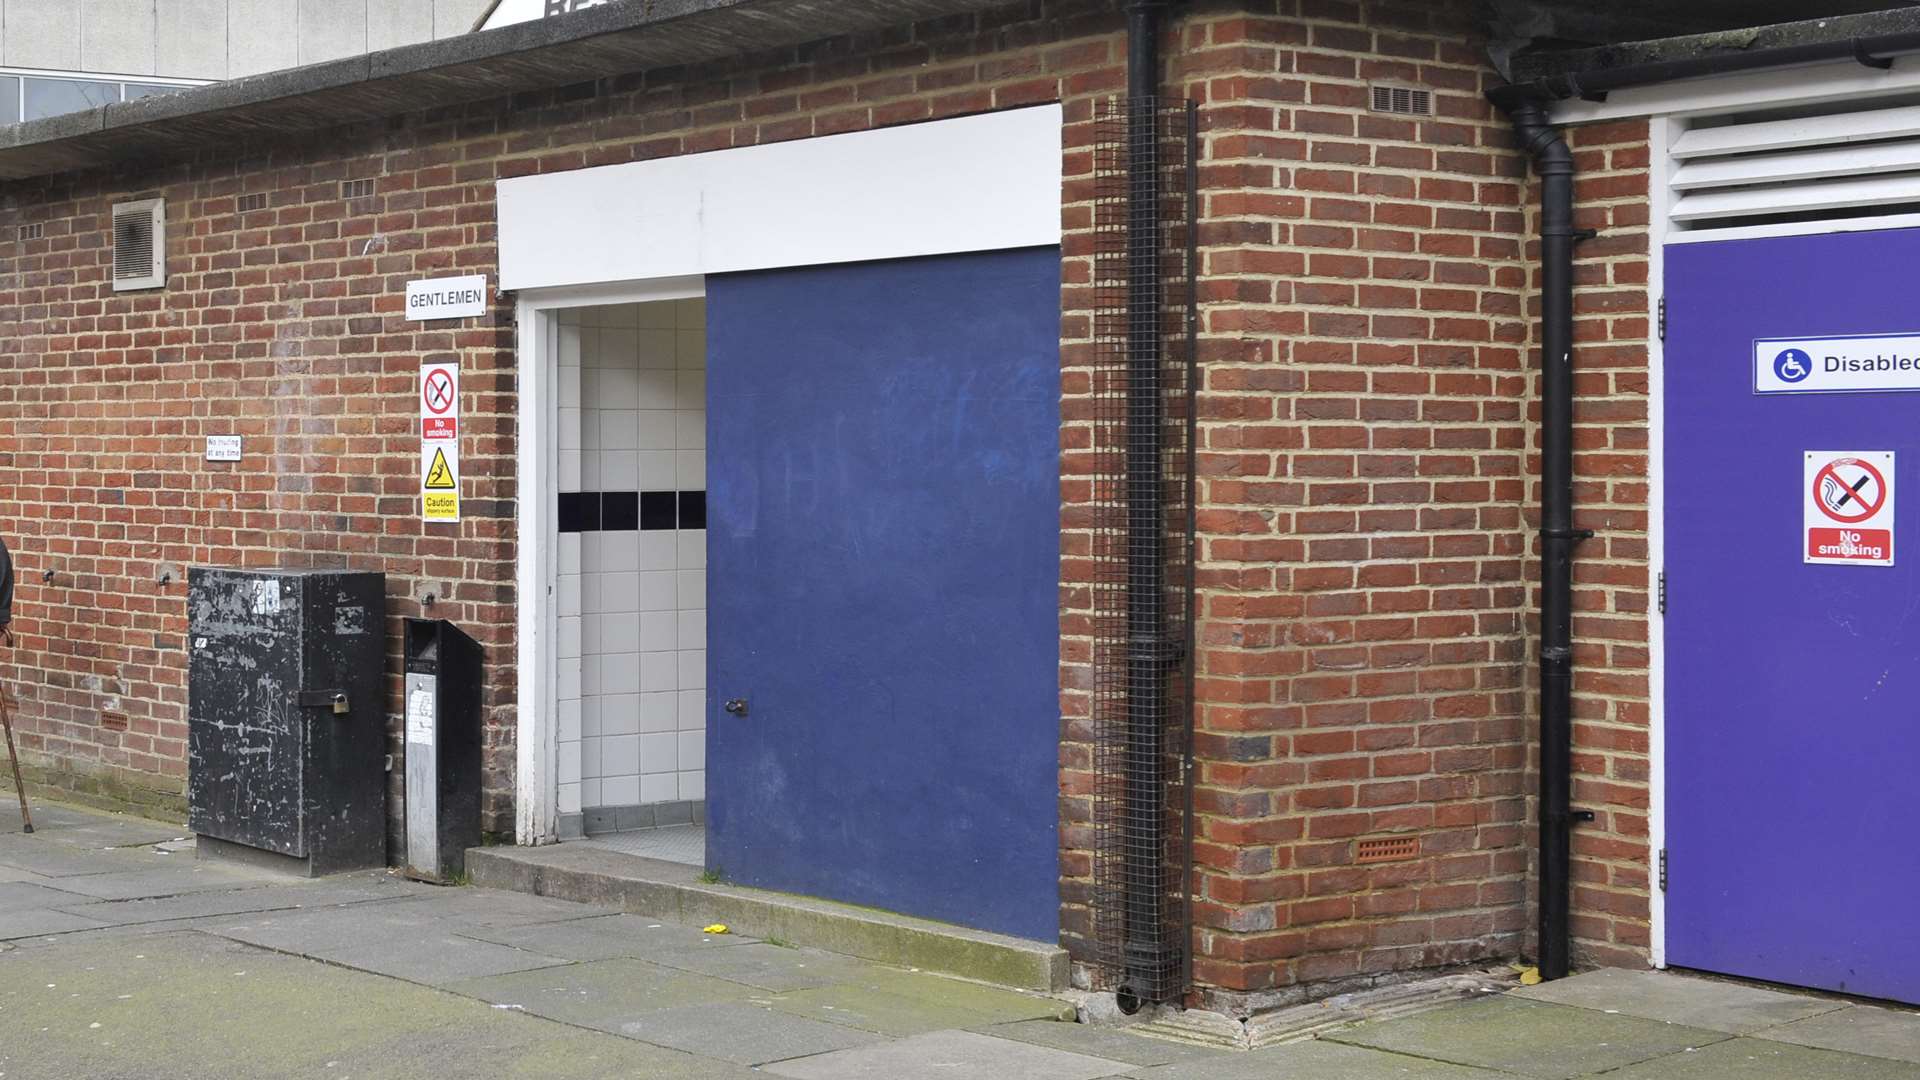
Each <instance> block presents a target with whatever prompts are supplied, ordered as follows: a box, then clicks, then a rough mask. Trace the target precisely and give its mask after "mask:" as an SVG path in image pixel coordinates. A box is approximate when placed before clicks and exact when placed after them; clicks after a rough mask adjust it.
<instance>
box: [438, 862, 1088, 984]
mask: <svg viewBox="0 0 1920 1080" xmlns="http://www.w3.org/2000/svg"><path fill="white" fill-rule="evenodd" d="M467 872H468V873H469V874H470V875H471V877H472V880H473V883H474V884H475V885H479V886H483V887H486V888H492V889H511V890H514V891H516V892H524V893H533V894H535V895H539V896H551V897H554V898H556V899H561V900H572V901H576V902H578V903H584V904H598V905H602V906H607V907H617V908H620V909H621V910H623V911H626V912H630V913H632V914H636V915H646V916H648V917H651V918H658V919H665V920H668V921H670V922H676V923H680V924H683V925H687V926H704V925H707V924H710V923H725V924H726V925H727V927H728V928H729V929H731V930H733V931H735V932H737V933H741V934H746V935H750V936H752V937H765V938H778V939H780V940H782V941H786V942H788V943H789V944H793V945H804V946H808V947H810V948H816V949H824V950H826V951H828V952H836V953H841V954H844V955H847V956H853V957H858V958H860V959H862V960H872V961H874V962H876V963H882V964H891V965H893V966H895V967H905V968H918V969H920V970H921V971H930V972H937V973H939V974H943V975H956V976H959V977H961V978H966V979H976V980H979V981H981V982H987V983H994V984H996V985H1000V986H1008V987H1013V988H1016V989H1022V990H1034V991H1039V992H1042V993H1052V992H1055V991H1059V990H1064V989H1066V987H1067V953H1066V950H1065V949H1062V948H1060V947H1059V946H1058V945H1054V944H1049V943H1046V942H1039V941H1029V940H1026V939H1024V938H1016V937H1010V936H1008V935H1005V934H994V933H988V932H986V931H982V930H972V929H968V928H966V927H962V926H954V925H952V924H949V923H941V922H934V921H933V920H930V919H918V918H914V917H912V916H909V915H898V914H895V913H893V912H889V911H879V910H876V909H873V908H863V907H856V906H854V905H851V904H841V903H836V902H834V901H831V900H821V899H818V898H815V897H810V896H795V895H792V894H788V893H778V892H769V891H766V890H763V889H750V888H746V887H744V886H739V885H727V884H722V883H708V882H703V881H701V880H700V879H699V871H698V870H697V869H696V868H694V867H691V866H682V865H680V864H678V863H668V862H660V861H658V860H655V859H645V858H641V857H639V856H637V855H626V854H622V853H620V852H614V851H605V850H601V849H595V848H588V847H580V846H576V845H569V844H558V845H552V846H548V847H532V848H529V847H483V848H473V849H471V850H469V851H468V852H467Z"/></svg>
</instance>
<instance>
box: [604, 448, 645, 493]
mask: <svg viewBox="0 0 1920 1080" xmlns="http://www.w3.org/2000/svg"><path fill="white" fill-rule="evenodd" d="M600 483H601V484H602V485H604V486H603V487H602V488H601V489H600V490H602V491H645V490H648V489H646V488H643V487H641V486H640V451H638V450H603V451H601V453H600Z"/></svg>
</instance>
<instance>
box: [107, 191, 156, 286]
mask: <svg viewBox="0 0 1920 1080" xmlns="http://www.w3.org/2000/svg"><path fill="white" fill-rule="evenodd" d="M166 256H167V204H166V200H164V199H142V200H141V201H139V202H130V203H121V204H119V205H117V206H115V207H114V208H113V287H114V290H115V291H116V292H117V291H120V290H123V289H157V288H159V287H160V286H162V285H164V284H166V281H167V272H166Z"/></svg>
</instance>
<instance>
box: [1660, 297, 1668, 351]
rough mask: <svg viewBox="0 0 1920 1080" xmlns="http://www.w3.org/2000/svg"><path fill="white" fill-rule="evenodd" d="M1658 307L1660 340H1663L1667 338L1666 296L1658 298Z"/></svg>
mask: <svg viewBox="0 0 1920 1080" xmlns="http://www.w3.org/2000/svg"><path fill="white" fill-rule="evenodd" d="M1659 309H1660V325H1659V330H1660V340H1661V341H1665V340H1667V298H1666V297H1664V296H1663V297H1661V298H1660V304H1659Z"/></svg>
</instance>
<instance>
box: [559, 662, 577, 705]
mask: <svg viewBox="0 0 1920 1080" xmlns="http://www.w3.org/2000/svg"><path fill="white" fill-rule="evenodd" d="M581 662H582V661H581V660H579V659H574V660H561V661H559V664H558V667H559V671H558V673H557V675H556V681H557V682H558V683H559V684H560V692H559V694H558V695H557V696H558V697H559V699H560V700H561V701H565V700H567V699H568V698H577V697H579V696H580V665H581Z"/></svg>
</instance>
